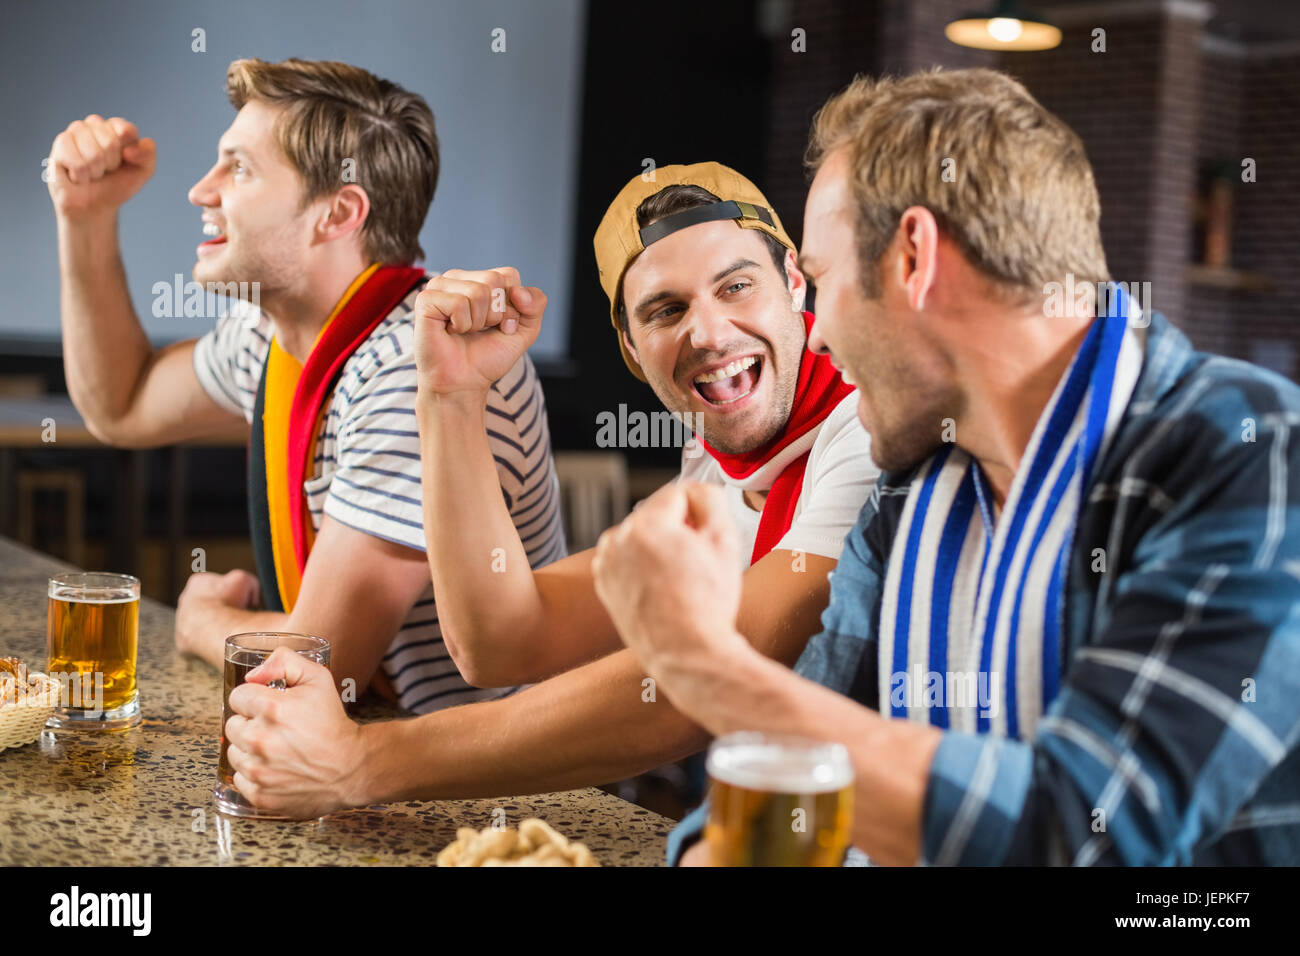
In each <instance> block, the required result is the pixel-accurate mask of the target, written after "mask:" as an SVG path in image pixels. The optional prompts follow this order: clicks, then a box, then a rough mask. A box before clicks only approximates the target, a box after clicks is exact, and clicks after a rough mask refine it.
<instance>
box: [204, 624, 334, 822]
mask: <svg viewBox="0 0 1300 956" xmlns="http://www.w3.org/2000/svg"><path fill="white" fill-rule="evenodd" d="M278 647H287V648H289V650H291V651H293V652H294V653H296V654H301V655H302V656H303V657H305V658H307V659H308V660H313V661H315V662H316V663H317V664H323V665H324V666H325V667H329V666H330V643H329V641H327V640H325V639H324V638H321V637H312V636H311V635H309V634H287V633H284V632H281V631H254V632H250V633H247V634H231V635H230V636H229V637H227V638H226V653H225V665H224V668H223V673H224V680H223V681H222V690H221V753H220V756H219V758H218V760H217V788H216V790H215V791H214V792H213V796H214V797H215V798H216V802H217V809H218V810H219V811H221V812H222V813H229V814H232V815H234V816H237V817H262V818H264V819H270V820H277V819H283V816H282V815H280V814H277V813H272V812H268V811H266V810H259V809H258V808H257V807H255V806H253V805H252V804H251V803H249V802H248V801H247V800H245V799H244V795H243V794H242V793H240V792H239V791H238V790H237V789H236V788H235V770H234V768H233V767H231V766H230V758H229V756H228V755H227V752H228V751H229V749H230V742H229V741H228V740H227V739H226V721H227V720H229V719H230V716H231V714H232V713H233V711H232V710H231V709H230V692H231V691H232V690H234V689H235V688H236V687H238V686H239V685H240V684H242V683H244V678H245V677H247V676H248V672H249V671H251V670H252V669H253V668H255V667H257V666H258V665H260V664H263V663H265V661H266V659H267V658H268V657H270V656H271V655H272V654H273V653H275V650H276V648H278ZM268 686H270V687H281V688H282V687H284V683H283V681H272V682H271V683H270V684H269V685H268Z"/></svg>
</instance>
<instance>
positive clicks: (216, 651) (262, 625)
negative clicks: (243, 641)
mask: <svg viewBox="0 0 1300 956" xmlns="http://www.w3.org/2000/svg"><path fill="white" fill-rule="evenodd" d="M191 615H192V616H191ZM186 616H187V624H186V626H187V627H189V628H191V629H192V632H191V633H190V634H189V635H187V637H186V640H185V650H186V651H187V652H188V653H190V654H193V655H195V656H196V657H199V658H202V659H203V660H205V661H207V662H208V663H209V664H211V665H212V666H213V667H215V668H216V669H217V670H221V669H222V667H223V666H224V664H225V657H226V638H227V637H229V636H230V635H231V634H240V633H243V632H246V631H283V630H285V629H286V628H287V626H288V623H289V615H287V614H282V613H280V612H279V611H247V610H244V609H242V608H237V607H231V606H230V605H229V604H222V603H221V602H220V601H205V602H203V603H202V604H201V605H200V606H198V607H192V608H187V612H186Z"/></svg>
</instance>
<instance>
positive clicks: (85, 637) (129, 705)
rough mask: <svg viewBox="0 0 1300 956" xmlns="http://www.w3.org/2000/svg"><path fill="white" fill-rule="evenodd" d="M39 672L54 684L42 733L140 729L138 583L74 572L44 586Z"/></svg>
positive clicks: (125, 577) (123, 577)
mask: <svg viewBox="0 0 1300 956" xmlns="http://www.w3.org/2000/svg"><path fill="white" fill-rule="evenodd" d="M48 593H49V617H48V620H47V623H46V631H45V649H46V658H47V660H46V672H47V673H48V674H49V675H50V676H51V677H53V678H54V679H55V680H57V681H59V683H60V684H61V691H60V695H59V706H58V708H56V710H55V711H54V715H53V716H52V717H51V718H50V720H49V722H48V723H47V724H46V726H48V727H61V728H66V727H78V728H90V729H96V730H122V729H124V728H126V727H130V726H132V725H134V724H137V723H139V722H140V694H139V690H138V688H137V687H136V658H137V654H138V652H139V645H140V580H139V578H134V577H132V576H131V575H129V574H107V573H103V572H99V571H77V572H69V573H67V574H56V575H55V576H54V577H52V578H50V579H49V591H48Z"/></svg>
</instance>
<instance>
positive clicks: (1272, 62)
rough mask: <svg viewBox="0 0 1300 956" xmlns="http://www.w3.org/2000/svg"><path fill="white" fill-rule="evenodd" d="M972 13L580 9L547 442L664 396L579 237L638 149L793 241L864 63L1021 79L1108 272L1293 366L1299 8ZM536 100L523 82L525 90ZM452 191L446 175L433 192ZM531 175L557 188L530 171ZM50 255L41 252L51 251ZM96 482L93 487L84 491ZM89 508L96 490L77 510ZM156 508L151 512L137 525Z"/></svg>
mask: <svg viewBox="0 0 1300 956" xmlns="http://www.w3.org/2000/svg"><path fill="white" fill-rule="evenodd" d="M979 5H980V4H979V3H978V2H977V0H975V2H973V0H715V2H709V3H703V2H698V0H695V2H683V0H662V2H660V3H657V4H656V5H655V7H654V11H653V15H649V11H647V10H646V9H645V8H644V7H643V6H642V5H629V4H620V3H606V2H594V3H590V4H588V5H587V9H586V12H585V14H584V16H585V25H584V28H585V41H584V43H583V47H582V51H581V55H580V58H581V61H582V62H581V64H580V66H579V68H580V72H581V76H580V81H579V82H578V84H577V85H576V89H577V90H578V91H580V93H579V92H575V94H574V95H576V96H580V103H579V104H578V110H577V112H578V115H579V132H578V134H577V135H578V139H577V142H576V148H575V149H574V150H573V156H574V157H575V161H574V163H575V165H574V169H573V170H571V172H572V174H573V176H574V177H575V180H576V183H577V188H576V190H575V192H574V193H573V195H574V197H575V198H574V199H573V202H574V203H575V205H574V208H573V210H572V217H573V224H574V225H573V229H572V232H571V233H570V237H571V238H569V239H568V240H565V239H564V238H563V234H560V235H559V236H557V237H548V240H547V241H555V242H558V243H559V245H560V246H563V247H564V248H565V250H566V252H567V256H566V265H565V268H566V270H567V275H565V276H564V277H563V278H562V280H561V281H563V282H567V284H568V285H569V286H570V289H571V295H570V303H571V304H570V306H569V308H568V310H567V312H568V314H567V315H565V316H559V315H557V316H555V317H554V318H555V319H556V320H557V321H564V320H566V319H567V322H568V332H567V337H568V341H567V345H568V360H567V361H550V362H544V363H542V366H541V368H542V372H543V380H544V384H545V387H546V395H547V402H548V406H549V415H550V422H551V431H552V436H553V442H554V445H555V447H556V448H557V449H589V448H592V447H593V446H594V439H595V434H596V416H597V414H598V413H600V412H602V411H607V410H616V409H617V408H618V406H619V404H620V403H626V404H627V405H628V406H629V407H630V408H632V409H645V410H653V409H655V408H657V407H658V406H657V403H656V401H655V399H654V396H653V394H652V393H651V392H650V390H649V389H648V388H647V387H646V386H644V385H642V384H641V383H639V382H637V381H636V380H635V379H633V378H632V376H631V375H629V374H628V372H627V371H626V369H625V368H624V367H623V364H622V361H621V359H620V358H619V353H618V350H617V347H616V344H615V339H614V332H613V330H612V329H611V328H610V325H609V321H608V306H607V302H606V300H605V297H604V294H603V292H602V291H601V289H600V286H599V284H598V282H597V278H596V270H595V264H594V260H593V256H592V250H591V237H592V235H593V233H594V231H595V228H596V225H597V223H598V222H599V219H600V217H601V215H602V214H603V212H604V209H605V206H606V204H607V203H608V202H609V200H610V199H612V198H613V196H614V195H615V193H616V192H617V191H618V189H619V188H621V186H622V185H623V184H624V183H625V182H626V181H627V180H629V179H630V178H631V177H633V176H635V175H639V174H640V173H641V171H642V169H643V165H642V164H643V161H644V160H645V159H647V158H649V159H652V160H653V161H654V162H655V163H656V165H660V166H661V165H665V164H668V163H685V162H696V161H700V160H704V159H714V160H719V161H722V162H724V163H727V164H729V165H732V166H735V167H736V168H737V169H739V170H741V171H742V172H744V173H745V174H746V175H748V176H749V177H750V178H751V179H753V180H754V181H755V182H756V183H757V184H758V185H759V187H760V188H762V189H763V190H764V191H765V192H766V193H767V195H768V197H769V199H770V200H771V201H772V203H773V204H774V205H775V206H776V207H777V209H778V211H779V212H780V214H781V216H782V218H783V219H784V221H785V222H786V224H787V226H788V227H789V229H790V232H791V234H792V235H793V236H794V237H795V239H796V241H797V240H798V239H799V237H800V236H801V231H802V218H803V202H804V197H805V193H806V189H807V180H806V176H805V172H804V169H803V165H802V156H803V152H804V147H805V144H806V140H807V134H808V129H809V124H810V122H811V119H812V117H813V114H814V113H815V111H816V109H817V108H818V107H819V106H820V105H821V103H823V102H824V101H825V99H826V98H827V97H828V96H829V95H830V94H832V93H833V92H835V91H836V90H838V89H839V88H840V87H842V86H843V85H844V84H845V83H846V82H848V81H849V80H850V79H851V78H852V76H853V75H854V74H856V73H860V72H862V73H870V74H879V73H883V72H893V73H905V72H910V71H913V70H917V69H924V68H927V67H930V66H934V65H940V66H944V67H947V68H957V67H966V66H992V67H996V68H1000V69H1004V70H1008V71H1010V72H1011V73H1013V74H1014V75H1016V76H1018V77H1019V78H1021V79H1022V80H1023V81H1024V82H1025V83H1026V84H1027V86H1028V87H1029V89H1030V90H1031V92H1033V93H1034V94H1035V95H1036V96H1038V97H1039V98H1040V99H1041V100H1042V102H1043V103H1044V104H1045V105H1046V106H1047V107H1048V108H1050V109H1052V110H1054V111H1055V112H1057V113H1058V114H1059V115H1060V116H1062V117H1063V118H1064V119H1065V120H1066V121H1067V122H1069V123H1070V124H1071V126H1072V127H1073V128H1074V129H1075V130H1076V131H1077V132H1078V133H1079V134H1080V136H1081V137H1082V138H1083V140H1084V143H1085V145H1086V147H1087V149H1088V153H1089V156H1090V158H1091V160H1092V162H1093V165H1094V169H1095V171H1096V176H1097V182H1098V186H1099V188H1100V191H1101V196H1102V207H1103V217H1102V229H1103V236H1104V240H1105V245H1106V252H1107V257H1108V261H1109V264H1110V268H1111V272H1112V274H1113V275H1114V276H1115V277H1116V278H1117V279H1122V280H1124V281H1136V282H1142V281H1149V282H1151V283H1152V286H1153V300H1154V305H1155V307H1156V308H1157V309H1159V310H1160V311H1162V312H1165V313H1166V314H1167V315H1168V316H1169V317H1170V318H1171V319H1172V320H1173V321H1174V322H1175V323H1176V324H1178V325H1179V326H1181V327H1182V328H1183V329H1184V330H1186V331H1187V332H1188V333H1189V335H1190V336H1191V337H1192V339H1193V341H1194V342H1195V343H1196V344H1197V345H1198V346H1199V347H1201V348H1205V349H1208V350H1212V351H1218V352H1222V353H1225V354H1229V355H1234V356H1238V357H1242V358H1246V359H1250V360H1254V361H1257V362H1260V363H1262V364H1267V365H1269V366H1271V367H1274V368H1276V369H1278V370H1279V371H1281V372H1283V373H1284V374H1287V375H1289V376H1292V377H1296V376H1297V374H1300V330H1298V329H1297V319H1300V238H1298V235H1300V231H1298V230H1297V227H1296V225H1295V224H1296V222H1297V220H1298V218H1300V208H1298V207H1300V193H1298V192H1297V190H1296V186H1295V184H1296V183H1297V182H1300V111H1298V109H1297V96H1296V94H1297V91H1300V4H1277V3H1270V2H1267V0H1237V2H1234V3H1231V4H1228V3H1224V4H1221V5H1220V7H1221V9H1222V12H1219V11H1216V9H1215V7H1214V6H1212V5H1210V4H1207V3H1200V2H1190V0H1165V2H1157V0H1131V2H1100V3H1097V2H1087V0H1047V2H1043V3H1040V4H1038V6H1040V7H1042V8H1044V9H1045V10H1046V13H1047V15H1048V16H1049V17H1051V18H1052V19H1053V20H1054V21H1055V22H1056V23H1057V24H1058V25H1060V26H1061V28H1062V30H1063V32H1064V41H1063V43H1062V45H1061V46H1060V47H1059V48H1058V49H1056V50H1052V51H1047V52H1042V53H1021V54H1005V55H997V54H993V53H986V52H982V51H975V50H969V49H965V48H962V47H957V46H955V45H953V44H952V43H950V42H948V40H947V39H946V38H945V37H944V36H943V27H944V25H945V24H946V23H947V22H948V21H949V20H951V19H953V18H955V17H956V16H958V15H961V14H964V13H966V12H968V11H969V10H970V9H971V8H972V7H976V8H977V7H979ZM52 9H53V7H52ZM1095 29H1103V30H1105V36H1106V50H1105V52H1104V53H1103V52H1094V51H1093V49H1092V35H1093V31H1094V30H1095ZM795 30H801V31H803V38H804V50H803V52H797V51H796V50H794V49H792V36H791V34H792V31H795ZM420 42H421V43H425V44H426V45H427V44H432V43H434V40H433V39H431V38H430V37H428V36H423V37H421V38H420ZM431 48H432V47H431ZM342 52H345V51H342ZM556 56H557V57H559V58H560V59H562V61H563V62H558V61H557V62H556V63H555V64H554V66H553V70H554V74H555V77H556V78H555V80H554V82H557V83H558V82H565V81H564V80H563V77H564V76H566V75H567V71H569V70H571V69H573V68H574V63H573V62H572V61H573V55H572V54H570V53H565V52H564V51H558V52H557V53H556ZM50 82H52V83H57V82H58V78H57V75H56V76H54V77H53V78H52V79H51V80H50ZM532 95H534V91H533V90H531V89H523V88H521V89H519V90H518V91H517V96H518V97H520V98H521V100H524V101H526V100H527V99H528V98H529V97H530V96H532ZM10 101H11V102H14V101H16V100H14V98H13V97H12V96H11V100H10ZM502 135H504V134H502ZM555 135H561V133H560V132H556V134H555ZM1247 157H1249V158H1253V159H1254V160H1255V163H1256V170H1257V178H1256V181H1255V182H1253V183H1242V182H1240V181H1239V180H1238V181H1237V183H1236V184H1235V185H1234V187H1233V190H1232V195H1233V205H1234V216H1233V226H1232V243H1231V262H1230V264H1229V266H1230V267H1229V268H1226V269H1218V270H1206V269H1198V268H1196V266H1197V262H1196V258H1195V246H1196V235H1197V224H1196V208H1195V203H1194V193H1195V190H1196V188H1197V183H1198V177H1199V176H1200V173H1201V170H1202V169H1203V168H1204V167H1206V166H1207V165H1215V164H1218V165H1219V166H1222V167H1227V168H1237V169H1239V168H1240V163H1241V160H1242V159H1243V158H1247ZM463 188H465V187H463V186H460V185H458V184H457V183H455V182H453V181H452V180H451V179H444V182H443V184H442V187H441V190H442V191H445V190H454V189H463ZM530 188H532V189H534V190H548V189H555V188H557V187H555V186H554V184H551V183H548V182H545V181H540V182H532V183H531V184H530ZM440 192H441V191H440ZM441 201H442V200H441V199H440V200H439V202H441ZM436 206H437V203H435V208H436ZM5 228H9V229H13V228H14V225H13V223H12V222H10V223H7V224H6V227H5ZM44 254H46V255H48V256H51V257H52V256H53V255H54V250H53V248H52V247H51V248H48V249H46V250H45V252H44ZM15 371H21V372H26V373H32V372H35V373H37V374H40V375H43V376H44V377H45V378H46V379H47V381H48V383H49V385H50V387H51V388H53V389H55V390H57V389H58V388H60V387H61V385H62V370H61V364H60V362H59V360H58V358H57V355H44V356H38V355H31V354H26V353H25V352H22V351H20V350H19V349H18V348H17V347H16V346H15V344H14V343H12V342H10V343H3V342H0V374H5V373H12V372H15ZM187 454H189V455H190V456H191V457H192V458H193V463H192V467H191V469H190V471H191V481H192V500H193V506H192V509H191V514H190V520H191V522H192V523H193V524H194V525H196V528H195V530H196V531H197V530H199V529H201V528H202V527H203V526H204V525H205V524H211V525H212V526H213V527H217V528H222V529H225V530H227V531H229V532H230V533H231V534H239V533H241V532H240V524H241V522H243V520H244V517H243V500H242V495H243V490H242V488H243V486H242V472H243V467H244V462H243V456H242V454H240V453H237V452H211V451H194V452H189V453H187ZM627 454H628V457H629V460H630V461H631V463H632V464H633V465H634V466H638V467H660V468H665V467H668V468H670V467H672V466H673V465H674V464H675V462H676V455H675V454H674V452H673V451H672V450H671V449H627ZM88 467H92V468H93V467H95V466H94V465H93V463H92V464H91V465H90V466H88ZM151 468H152V476H151V483H150V487H151V493H152V495H153V498H152V499H151V501H154V502H155V503H157V502H160V501H161V498H162V492H163V490H164V489H165V487H166V481H167V476H166V473H165V472H164V471H163V465H162V463H161V462H160V461H157V460H154V461H152V463H151ZM100 487H103V485H102V483H101V482H99V481H98V480H95V481H92V482H91V483H90V488H91V492H90V493H91V494H92V495H95V494H98V493H99V492H98V489H99V488H100ZM100 510H102V509H100V508H98V507H97V504H96V502H95V501H92V503H91V507H90V509H89V514H90V515H91V516H92V517H93V516H94V515H95V514H97V513H98V512H99V511H100ZM159 510H160V507H154V508H151V509H149V514H150V518H149V520H150V521H156V516H157V514H158V513H159Z"/></svg>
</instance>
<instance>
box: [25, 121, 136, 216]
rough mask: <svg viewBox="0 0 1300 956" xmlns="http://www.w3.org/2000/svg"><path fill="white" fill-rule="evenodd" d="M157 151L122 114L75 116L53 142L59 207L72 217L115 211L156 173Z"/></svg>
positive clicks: (51, 175)
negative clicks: (110, 117) (76, 118)
mask: <svg viewBox="0 0 1300 956" xmlns="http://www.w3.org/2000/svg"><path fill="white" fill-rule="evenodd" d="M156 156H157V150H156V147H155V145H154V141H153V140H152V139H141V138H140V131H139V130H137V129H136V128H135V124H134V123H129V122H127V121H126V120H124V119H122V118H121V117H120V116H114V117H113V118H112V119H104V117H102V116H99V115H97V114H95V113H92V114H91V115H89V116H87V117H86V118H85V119H84V120H74V121H73V122H72V123H69V124H68V128H67V129H65V130H64V131H63V132H62V133H60V134H59V135H58V136H56V137H55V138H54V145H53V146H51V147H50V161H49V167H48V169H49V172H48V179H49V187H50V197H51V198H52V199H53V200H54V209H55V211H56V212H57V213H58V214H59V215H60V216H63V217H65V218H69V219H76V218H83V217H89V216H94V215H97V214H104V213H111V212H114V211H116V210H117V208H118V207H119V206H121V205H122V204H123V203H124V202H126V201H127V200H128V199H130V198H131V197H132V196H134V195H135V194H136V193H137V192H138V191H139V189H140V187H141V186H143V185H144V184H145V183H146V182H147V181H148V179H149V177H150V176H152V175H153V170H154V162H155V159H156Z"/></svg>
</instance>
